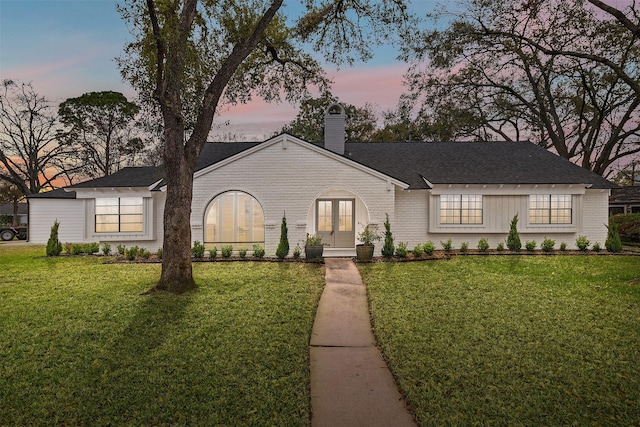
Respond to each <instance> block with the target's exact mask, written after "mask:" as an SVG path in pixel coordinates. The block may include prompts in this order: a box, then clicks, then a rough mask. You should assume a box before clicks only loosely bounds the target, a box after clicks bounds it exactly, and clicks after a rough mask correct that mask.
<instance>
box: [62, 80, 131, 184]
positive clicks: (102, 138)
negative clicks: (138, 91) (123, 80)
mask: <svg viewBox="0 0 640 427" xmlns="http://www.w3.org/2000/svg"><path fill="white" fill-rule="evenodd" d="M139 111H140V108H138V106H137V105H136V104H134V103H133V102H129V101H128V100H127V98H126V97H125V96H124V95H123V94H121V93H119V92H111V91H106V92H89V93H85V94H83V95H82V96H79V97H77V98H69V99H67V100H66V101H64V102H63V103H61V104H60V107H59V109H58V114H59V116H60V122H61V123H62V124H63V125H65V127H66V130H65V132H64V134H63V136H61V138H63V139H64V140H65V141H66V143H67V144H69V145H71V144H77V145H78V155H79V156H80V159H81V161H82V172H83V173H84V175H86V176H88V177H90V178H98V177H103V176H107V175H110V174H112V173H113V172H116V171H117V170H119V169H120V168H121V167H122V164H123V163H125V164H126V162H127V160H129V161H131V160H132V159H133V156H134V155H135V154H136V153H138V152H139V151H141V150H142V148H143V147H142V140H141V139H140V138H134V137H131V130H132V123H133V121H134V118H135V116H136V114H138V112H139Z"/></svg>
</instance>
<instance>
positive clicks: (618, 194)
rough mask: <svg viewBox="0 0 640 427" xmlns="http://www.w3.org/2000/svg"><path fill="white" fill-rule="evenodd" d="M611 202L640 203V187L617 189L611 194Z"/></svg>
mask: <svg viewBox="0 0 640 427" xmlns="http://www.w3.org/2000/svg"><path fill="white" fill-rule="evenodd" d="M609 202H613V203H637V202H640V185H634V186H631V187H620V188H615V189H614V190H613V191H612V192H611V197H609Z"/></svg>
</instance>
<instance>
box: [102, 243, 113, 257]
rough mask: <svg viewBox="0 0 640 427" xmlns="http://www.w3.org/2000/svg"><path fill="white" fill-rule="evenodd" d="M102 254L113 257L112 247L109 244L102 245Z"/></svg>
mask: <svg viewBox="0 0 640 427" xmlns="http://www.w3.org/2000/svg"><path fill="white" fill-rule="evenodd" d="M102 253H103V254H104V255H111V245H110V244H109V243H103V244H102Z"/></svg>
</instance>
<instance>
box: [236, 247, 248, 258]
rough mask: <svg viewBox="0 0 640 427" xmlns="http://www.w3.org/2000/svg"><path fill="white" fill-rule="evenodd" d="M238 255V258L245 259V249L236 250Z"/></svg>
mask: <svg viewBox="0 0 640 427" xmlns="http://www.w3.org/2000/svg"><path fill="white" fill-rule="evenodd" d="M238 255H240V258H246V257H247V248H239V249H238Z"/></svg>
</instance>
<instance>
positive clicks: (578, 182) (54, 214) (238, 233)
mask: <svg viewBox="0 0 640 427" xmlns="http://www.w3.org/2000/svg"><path fill="white" fill-rule="evenodd" d="M327 111H328V114H327V121H326V126H327V129H326V130H325V134H326V140H325V144H324V146H321V145H316V144H311V143H308V142H306V141H303V140H300V139H298V138H296V137H294V136H291V135H288V134H281V135H279V136H276V137H274V138H272V139H269V140H267V141H265V142H262V143H208V144H206V146H205V147H204V149H203V151H202V154H201V156H200V159H199V162H198V166H197V168H196V172H195V174H194V189H193V203H192V206H191V217H190V219H189V221H190V223H191V234H192V236H191V237H192V240H193V241H196V240H197V241H200V242H204V243H205V245H206V246H207V247H214V246H217V247H218V248H220V247H221V245H224V244H232V245H233V246H234V248H236V249H238V248H241V247H245V248H248V249H251V247H252V245H253V244H254V243H255V244H260V245H263V246H264V248H265V250H266V253H267V255H274V254H275V250H276V247H277V245H278V241H279V237H280V224H281V221H282V217H283V215H286V218H287V224H288V229H289V233H288V235H289V242H290V246H291V247H294V246H295V245H296V243H299V244H300V245H301V246H303V245H304V240H305V237H306V235H307V234H320V235H321V236H322V237H323V242H324V243H325V244H327V245H328V246H327V247H326V248H325V255H326V256H332V255H335V256H343V255H347V256H350V255H355V245H356V243H358V242H357V233H358V232H360V231H361V230H362V229H363V228H364V226H365V225H367V224H374V225H377V226H378V227H379V228H380V229H382V223H383V221H384V219H385V216H386V215H387V214H388V215H389V219H390V223H391V229H392V232H393V234H394V237H395V240H396V242H401V241H402V242H407V243H408V245H409V248H412V247H413V246H415V245H416V244H418V243H424V242H426V241H428V240H431V241H433V242H435V243H436V244H438V243H439V242H440V241H443V240H447V239H449V238H450V239H452V241H453V244H454V247H459V246H460V244H461V243H462V242H468V243H469V247H470V248H474V247H475V246H476V244H477V242H478V240H479V239H481V238H487V239H488V240H489V242H490V245H491V247H493V248H495V247H496V245H497V244H498V243H499V242H503V241H504V240H505V239H506V236H507V234H508V231H509V223H510V221H511V218H512V217H513V216H514V215H516V214H518V215H519V218H520V221H519V224H518V230H519V232H520V235H521V239H522V240H523V241H526V240H536V241H538V243H541V242H542V240H543V239H544V238H545V237H548V238H551V239H555V240H556V241H557V242H558V244H559V243H560V242H566V243H567V244H568V246H569V247H574V246H575V240H576V238H577V237H578V236H580V235H584V236H586V237H587V238H588V239H589V240H591V242H592V243H595V242H599V243H600V244H601V245H603V244H604V241H605V238H606V231H607V230H606V226H605V224H606V223H607V218H608V197H609V193H610V189H611V188H613V187H615V186H614V185H613V184H611V183H610V182H608V181H606V180H605V179H603V178H601V177H600V176H598V175H595V174H593V173H591V172H589V171H586V170H584V169H582V168H580V167H578V166H576V165H573V164H572V163H570V162H568V161H566V160H564V159H562V158H560V157H558V156H556V155H554V154H552V153H550V152H548V151H546V150H544V149H543V148H541V147H538V146H536V145H534V144H531V143H528V142H474V143H469V142H466V143H453V142H443V143H422V142H399V143H349V142H347V143H345V142H344V135H345V134H344V110H343V109H342V108H341V107H340V106H337V105H334V106H332V107H330V108H329V109H328V110H327ZM325 147H326V148H325ZM165 197H166V192H165V187H164V184H163V180H162V170H161V169H160V168H127V169H123V170H122V171H120V172H118V173H116V174H113V175H111V176H109V177H105V178H100V179H96V180H93V181H88V182H84V183H81V184H78V185H75V186H72V187H68V188H65V189H62V190H56V191H54V192H50V193H44V194H41V195H36V196H32V197H30V199H29V203H30V222H29V227H30V229H29V240H30V242H33V243H45V242H46V241H47V239H48V237H49V230H50V227H51V225H52V224H53V222H54V220H56V219H57V220H58V221H59V222H60V229H59V236H60V237H59V238H60V240H61V241H63V242H67V241H68V242H74V243H75V242H78V243H79V242H109V243H112V244H114V245H116V244H124V245H127V246H130V245H138V246H142V247H145V248H147V249H150V250H155V249H157V248H159V247H161V246H162V216H163V215H162V213H163V209H164V203H165ZM377 246H378V247H377V248H376V251H377V252H378V253H379V251H380V247H381V244H379V245H377Z"/></svg>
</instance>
